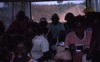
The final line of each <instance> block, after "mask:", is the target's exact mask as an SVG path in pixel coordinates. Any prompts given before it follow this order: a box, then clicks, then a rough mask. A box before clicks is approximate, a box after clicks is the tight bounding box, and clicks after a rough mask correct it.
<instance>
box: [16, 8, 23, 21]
mask: <svg viewBox="0 0 100 62" xmlns="http://www.w3.org/2000/svg"><path fill="white" fill-rule="evenodd" d="M16 18H17V20H18V21H23V20H25V12H24V11H22V10H21V11H19V12H18V13H17V14H16Z"/></svg>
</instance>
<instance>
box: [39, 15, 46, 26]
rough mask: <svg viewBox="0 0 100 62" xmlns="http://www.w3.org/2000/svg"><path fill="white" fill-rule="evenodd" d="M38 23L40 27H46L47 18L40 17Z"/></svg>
mask: <svg viewBox="0 0 100 62" xmlns="http://www.w3.org/2000/svg"><path fill="white" fill-rule="evenodd" d="M39 25H40V26H41V27H46V26H47V25H48V22H47V19H46V18H44V17H43V18H41V19H40V22H39Z"/></svg>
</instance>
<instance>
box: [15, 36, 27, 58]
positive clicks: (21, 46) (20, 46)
mask: <svg viewBox="0 0 100 62" xmlns="http://www.w3.org/2000/svg"><path fill="white" fill-rule="evenodd" d="M15 42H16V44H15V49H14V53H15V56H16V57H18V58H22V57H25V56H27V54H28V52H29V48H28V42H27V39H26V38H25V37H24V36H20V35H18V36H16V37H15Z"/></svg>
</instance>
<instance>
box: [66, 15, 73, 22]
mask: <svg viewBox="0 0 100 62" xmlns="http://www.w3.org/2000/svg"><path fill="white" fill-rule="evenodd" d="M65 20H66V21H67V22H70V21H73V20H74V15H73V14H72V13H67V14H66V15H65Z"/></svg>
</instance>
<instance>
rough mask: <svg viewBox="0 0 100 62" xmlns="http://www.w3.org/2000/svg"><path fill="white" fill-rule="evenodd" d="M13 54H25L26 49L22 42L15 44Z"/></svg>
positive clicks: (21, 55) (18, 55)
mask: <svg viewBox="0 0 100 62" xmlns="http://www.w3.org/2000/svg"><path fill="white" fill-rule="evenodd" d="M15 54H16V56H17V57H18V58H21V57H23V56H24V55H26V54H27V49H26V47H25V46H24V45H23V44H22V43H20V44H18V45H17V46H16V51H15Z"/></svg>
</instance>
